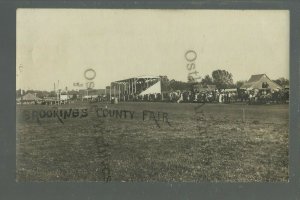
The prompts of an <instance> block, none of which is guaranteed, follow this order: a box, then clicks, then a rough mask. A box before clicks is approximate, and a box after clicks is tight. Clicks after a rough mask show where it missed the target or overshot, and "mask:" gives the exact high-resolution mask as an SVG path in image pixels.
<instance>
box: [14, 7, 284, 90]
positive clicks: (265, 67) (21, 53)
mask: <svg viewBox="0 0 300 200" xmlns="http://www.w3.org/2000/svg"><path fill="white" fill-rule="evenodd" d="M188 50H194V51H195V52H196V53H197V55H198V56H197V59H196V60H195V65H196V67H195V70H197V71H198V72H199V75H200V76H202V77H203V76H205V75H206V74H210V75H211V73H212V71H213V70H216V69H225V70H227V71H229V72H231V73H232V74H233V80H234V81H238V80H248V79H249V78H250V76H251V75H252V74H261V73H265V74H267V75H268V76H269V77H270V78H271V79H277V78H279V77H285V78H288V76H289V13H288V11H279V10H277V11H263V10H260V11H247V10H244V11H243V10H240V11H236V10H122V9H118V10H110V9H106V10H104V9H18V10H17V66H16V67H17V74H18V76H17V89H18V88H20V85H22V89H42V90H53V84H54V82H57V81H58V80H59V81H60V88H65V87H66V86H67V87H68V88H69V89H74V87H73V83H74V82H80V83H85V82H86V81H85V79H84V75H83V73H84V70H85V69H88V68H93V69H94V70H95V71H96V73H97V75H96V78H95V79H94V83H95V88H104V87H105V86H107V85H109V83H110V82H112V81H116V80H120V79H125V78H129V77H133V76H141V75H167V76H168V77H169V79H176V80H181V81H187V75H188V70H187V68H186V65H187V63H188V62H187V61H186V59H185V57H184V54H185V52H186V51H188ZM20 65H22V66H23V71H22V73H21V74H20V72H19V66H20Z"/></svg>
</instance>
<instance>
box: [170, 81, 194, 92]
mask: <svg viewBox="0 0 300 200" xmlns="http://www.w3.org/2000/svg"><path fill="white" fill-rule="evenodd" d="M194 84H195V83H186V82H182V81H176V80H174V79H172V80H171V81H170V85H169V90H170V91H176V90H191V88H192V86H193V85H194Z"/></svg>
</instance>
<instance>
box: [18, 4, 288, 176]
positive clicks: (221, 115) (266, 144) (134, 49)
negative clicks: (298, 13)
mask: <svg viewBox="0 0 300 200" xmlns="http://www.w3.org/2000/svg"><path fill="white" fill-rule="evenodd" d="M289 43H290V14H289V11H288V10H207V9H54V8H52V9H31V8H18V9H17V11H16V180H17V181H18V182H35V181H38V182H48V181H75V182H76V181H102V182H110V181H115V182H288V181H289V144H288V140H289V96H290V95H289V85H290V81H289V73H290V61H289V56H290V52H289V49H290V46H289ZM13 92H14V91H13Z"/></svg>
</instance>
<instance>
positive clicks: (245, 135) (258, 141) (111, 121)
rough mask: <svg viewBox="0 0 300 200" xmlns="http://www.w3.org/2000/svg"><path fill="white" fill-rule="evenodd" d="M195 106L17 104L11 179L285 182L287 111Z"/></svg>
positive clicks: (272, 107) (270, 107)
mask: <svg viewBox="0 0 300 200" xmlns="http://www.w3.org/2000/svg"><path fill="white" fill-rule="evenodd" d="M198 105H199V104H188V103H184V104H177V103H150V102H140V103H133V102H132V103H119V104H115V105H112V104H105V103H97V104H89V103H85V104H83V103H79V104H70V105H61V106H59V107H58V108H57V107H56V108H54V107H51V106H41V105H17V127H16V130H17V180H18V181H163V182H169V181H172V182H174V181H175V182H178V181H186V182H202V181H222V182H224V181H225V182H235V181H239V182H253V181H255V182H274V181H276V182H278V181H288V105H241V104H205V105H203V106H201V107H200V106H198ZM96 106H97V107H98V110H97V107H96ZM197 106H198V108H197V109H196V107H197ZM70 109H72V110H70ZM74 109H75V110H74ZM76 109H78V110H76ZM143 110H147V112H144V113H143ZM97 111H98V112H97ZM125 111H127V112H126V114H127V115H126V118H125V113H124V112H125ZM129 111H130V112H131V113H133V114H132V115H131V114H130V112H129ZM149 111H153V113H151V112H149ZM60 112H61V113H60ZM64 112H66V113H64ZM157 112H160V114H159V115H160V116H159V118H158V114H157ZM121 113H122V114H121ZM163 113H167V115H166V114H163ZM64 115H65V116H64ZM163 115H164V116H163ZM153 116H154V117H155V118H154V117H153ZM143 117H144V120H143ZM168 122H169V123H168Z"/></svg>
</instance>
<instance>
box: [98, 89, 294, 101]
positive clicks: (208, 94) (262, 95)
mask: <svg viewBox="0 0 300 200" xmlns="http://www.w3.org/2000/svg"><path fill="white" fill-rule="evenodd" d="M109 99H110V96H108V95H106V96H105V95H104V96H102V97H99V99H98V100H99V101H109ZM115 100H117V101H135V102H143V101H146V102H177V103H184V102H189V103H197V102H198V103H235V102H245V103H249V104H268V103H288V102H289V91H288V90H278V91H276V90H273V91H271V90H267V89H264V90H256V89H255V90H241V89H229V90H226V89H225V90H224V89H223V90H217V89H216V90H212V91H180V90H178V91H173V92H163V93H162V94H160V93H153V94H145V95H136V94H130V95H120V96H116V97H112V98H111V101H112V102H114V101H115Z"/></svg>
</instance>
